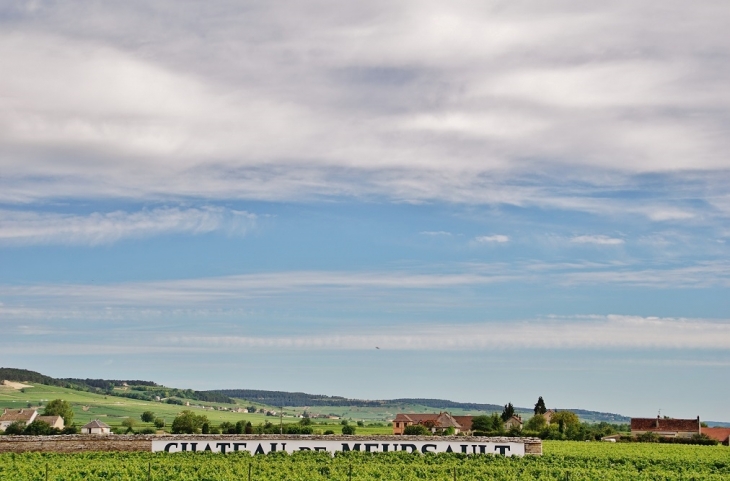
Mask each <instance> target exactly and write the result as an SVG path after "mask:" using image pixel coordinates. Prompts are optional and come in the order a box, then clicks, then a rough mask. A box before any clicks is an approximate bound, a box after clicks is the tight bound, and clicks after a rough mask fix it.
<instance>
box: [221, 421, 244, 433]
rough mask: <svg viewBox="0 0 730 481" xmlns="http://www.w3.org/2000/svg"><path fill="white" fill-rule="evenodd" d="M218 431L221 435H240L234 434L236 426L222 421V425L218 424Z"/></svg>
mask: <svg viewBox="0 0 730 481" xmlns="http://www.w3.org/2000/svg"><path fill="white" fill-rule="evenodd" d="M239 422H240V421H239ZM218 429H220V430H221V433H223V434H240V433H237V432H236V426H235V425H234V424H233V423H230V422H228V421H223V422H222V423H220V425H219V426H218Z"/></svg>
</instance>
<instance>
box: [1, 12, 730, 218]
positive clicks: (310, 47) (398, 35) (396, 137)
mask: <svg viewBox="0 0 730 481" xmlns="http://www.w3.org/2000/svg"><path fill="white" fill-rule="evenodd" d="M6 10H7V11H8V12H10V13H11V14H9V16H8V17H7V18H6V19H5V20H3V21H4V22H9V21H10V20H9V19H12V22H13V23H12V26H13V28H12V29H6V30H5V32H4V33H3V34H2V35H1V36H0V59H2V61H1V62H2V64H1V66H2V69H3V71H5V72H12V75H4V76H2V78H0V165H1V166H2V170H3V177H2V179H0V201H5V202H33V201H36V200H43V199H48V198H59V197H60V198H64V197H73V198H79V197H81V198H90V197H91V198H95V197H117V198H134V199H147V198H159V197H160V196H163V197H175V196H186V197H202V198H209V199H219V198H248V199H264V200H301V199H308V198H318V197H329V196H355V197H363V196H365V197H367V196H379V197H385V198H388V199H390V200H394V201H410V202H422V201H427V200H440V201H448V202H467V203H487V204H489V203H506V204H511V205H539V206H543V207H544V206H548V207H551V208H556V207H557V206H559V205H563V206H564V207H565V208H570V209H578V210H588V211H592V210H601V209H603V210H606V209H609V210H613V211H616V209H617V208H622V207H626V206H625V205H619V206H616V205H615V204H616V200H615V199H612V197H611V196H610V195H608V196H607V195H605V194H606V192H609V193H610V192H613V191H616V192H623V191H626V190H627V189H628V190H636V191H644V190H645V189H644V187H645V185H644V182H645V177H642V176H644V175H646V174H659V175H664V176H666V177H667V179H669V181H670V182H671V181H684V180H685V179H686V178H687V177H686V175H687V173H691V174H692V175H693V176H694V178H695V179H696V180H697V184H696V186H695V188H694V189H693V190H692V193H691V195H689V198H688V196H687V191H684V193H683V194H682V195H678V193H677V192H671V191H666V192H664V191H661V190H657V189H656V188H655V187H654V186H652V187H651V188H650V192H651V193H652V195H653V196H656V197H658V198H656V199H653V203H654V204H655V205H654V206H653V207H652V208H651V209H650V211H646V212H643V213H641V215H645V216H647V217H648V218H650V219H652V220H655V221H658V222H661V221H668V220H687V219H691V218H693V217H694V216H695V215H696V213H694V212H693V209H695V210H696V208H697V207H696V205H694V204H693V203H692V202H691V198H692V196H697V198H700V199H707V198H709V197H712V195H710V194H708V193H709V192H711V191H713V190H715V189H716V190H717V193H718V194H721V195H725V196H726V195H727V194H728V190H727V185H728V182H727V178H728V169H729V168H730V164H728V159H727V156H726V155H725V154H726V152H728V150H730V149H729V147H730V143H729V142H730V140H729V139H730V136H728V135H727V121H726V116H725V114H724V112H725V111H727V108H728V107H730V96H729V95H728V93H727V88H726V86H727V84H728V83H729V81H730V72H729V71H728V69H727V68H726V66H727V65H728V58H729V57H730V49H728V46H727V42H726V39H725V36H726V31H725V30H726V29H725V25H726V24H727V21H728V13H727V11H726V9H724V8H722V7H721V6H719V5H718V4H717V3H716V2H712V1H709V0H707V1H700V2H699V3H697V2H695V3H693V4H692V5H691V6H689V5H686V4H683V3H681V2H674V1H669V2H662V3H661V4H655V3H646V2H645V3H637V2H630V1H618V2H610V3H601V4H590V5H588V4H585V3H582V2H576V1H568V2H548V3H545V2H527V3H521V4H503V3H500V2H473V1H469V0H464V1H458V2H450V3H449V4H443V3H439V2H422V1H419V2H415V1H403V2H395V3H394V2H385V1H375V2H369V3H368V5H359V6H356V5H352V4H339V3H336V2H335V3H331V2H318V1H305V2H300V3H298V4H297V5H286V6H284V5H281V4H277V3H259V4H251V3H249V4H246V5H245V8H244V7H242V5H241V4H240V3H239V2H229V1H225V0H220V1H215V2H210V3H209V6H208V8H206V9H203V10H201V9H200V8H198V7H197V6H195V5H194V4H193V3H190V2H185V1H183V2H171V1H163V2H156V4H155V6H154V7H149V5H148V4H146V3H145V4H143V3H141V2H137V1H130V2H124V3H106V4H104V5H100V6H97V7H96V8H94V9H93V10H90V9H89V7H88V5H87V4H85V3H83V2H76V1H70V2H64V3H63V4H58V3H44V4H37V6H36V7H34V8H33V9H29V8H27V4H26V3H25V2H20V1H18V2H11V4H10V5H9V6H8V7H7V9H6ZM325 12H326V14H324V13H325ZM648 18H651V19H652V21H651V22H647V20H646V19H648ZM71 20H73V21H71ZM72 24H73V28H69V25H72ZM677 38H682V39H683V40H682V42H677V41H676V39H677ZM181 46H182V47H181ZM554 183H562V184H566V185H568V186H570V187H571V189H572V191H573V192H566V190H565V189H561V190H560V191H559V192H557V191H555V190H553V189H551V188H550V185H552V184H554ZM649 184H651V183H649ZM647 200H650V199H647ZM600 204H603V205H602V206H601V205H600ZM612 206H613V207H612ZM638 210H639V211H641V210H642V209H638Z"/></svg>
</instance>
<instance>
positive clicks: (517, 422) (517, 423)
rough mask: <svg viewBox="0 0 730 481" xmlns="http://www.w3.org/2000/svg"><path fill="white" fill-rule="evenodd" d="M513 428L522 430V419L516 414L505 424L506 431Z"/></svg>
mask: <svg viewBox="0 0 730 481" xmlns="http://www.w3.org/2000/svg"><path fill="white" fill-rule="evenodd" d="M512 428H517V429H519V430H522V418H521V417H519V416H517V415H516V414H515V415H513V416H512V417H511V418H509V419H508V420H506V421H505V422H504V430H505V431H509V430H510V429H512Z"/></svg>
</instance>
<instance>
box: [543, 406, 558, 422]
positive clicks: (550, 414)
mask: <svg viewBox="0 0 730 481" xmlns="http://www.w3.org/2000/svg"><path fill="white" fill-rule="evenodd" d="M553 414H555V411H554V410H552V409H548V410H547V411H545V412H544V413H542V417H544V418H545V422H546V423H547V424H548V425H549V424H550V420H551V419H552V418H553Z"/></svg>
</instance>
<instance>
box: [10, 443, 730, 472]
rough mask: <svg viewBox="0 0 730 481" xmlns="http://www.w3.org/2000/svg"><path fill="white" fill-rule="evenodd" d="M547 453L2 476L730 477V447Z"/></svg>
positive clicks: (40, 460)
mask: <svg viewBox="0 0 730 481" xmlns="http://www.w3.org/2000/svg"><path fill="white" fill-rule="evenodd" d="M544 452H545V455H543V456H526V457H524V458H518V457H513V458H507V457H501V456H491V455H477V456H465V455H461V454H437V455H414V454H408V453H401V452H399V453H374V454H371V453H361V452H349V453H344V454H343V453H340V454H338V455H336V456H334V457H332V456H330V455H329V454H327V453H322V452H319V453H317V452H301V453H296V454H293V455H287V454H285V453H275V454H270V455H267V456H255V457H254V456H251V455H250V454H248V453H233V454H228V455H220V454H210V453H180V454H168V453H82V454H70V455H69V454H47V453H44V454H41V453H25V454H3V455H0V479H2V480H4V481H21V480H22V481H28V480H36V481H45V480H46V479H48V480H53V481H60V480H64V481H66V480H69V481H70V480H79V481H81V480H92V481H93V480H119V481H127V480H129V481H133V480H134V481H137V480H147V479H149V480H157V481H162V480H180V481H187V480H190V481H192V480H195V481H227V480H230V481H233V480H236V481H241V480H243V481H245V480H248V479H250V480H251V481H274V480H277V481H279V480H282V481H283V480H286V481H298V480H301V481H305V480H313V481H314V480H322V481H324V480H332V481H349V480H382V481H391V480H392V481H402V480H414V481H415V480H434V481H452V480H454V479H457V480H463V481H476V480H515V481H516V480H525V479H530V480H560V481H563V480H594V479H599V480H602V481H611V480H629V479H631V480H647V481H648V480H652V481H653V480H658V479H661V480H698V481H699V480H718V481H719V480H727V479H730V449H728V448H727V447H724V446H685V445H659V444H641V443H626V444H621V443H618V444H608V443H580V442H556V441H554V442H550V441H548V442H545V444H544Z"/></svg>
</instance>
